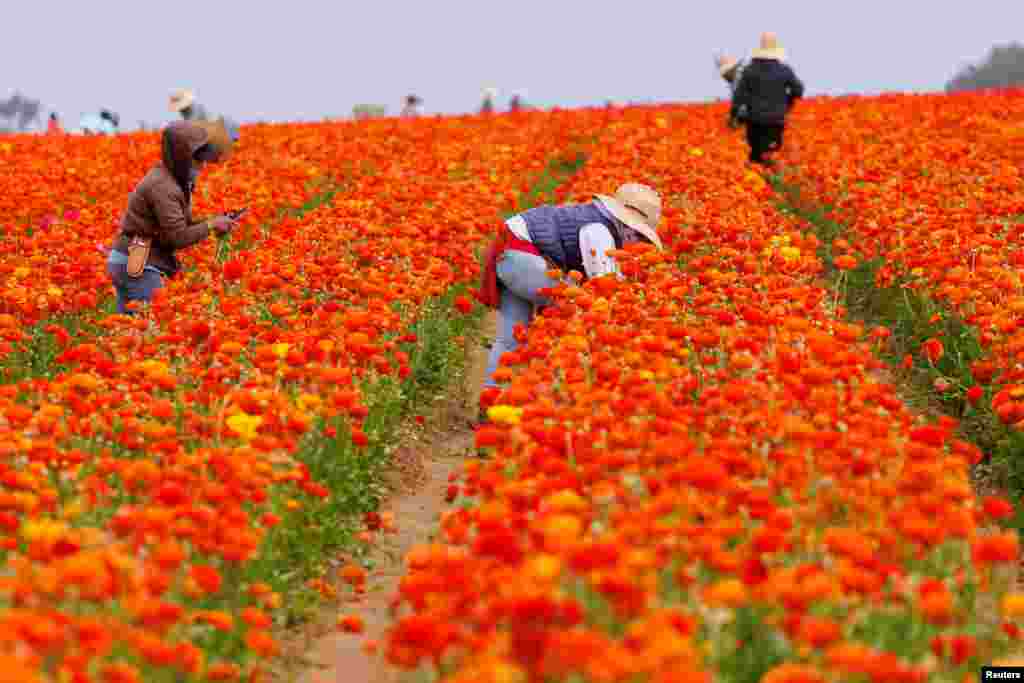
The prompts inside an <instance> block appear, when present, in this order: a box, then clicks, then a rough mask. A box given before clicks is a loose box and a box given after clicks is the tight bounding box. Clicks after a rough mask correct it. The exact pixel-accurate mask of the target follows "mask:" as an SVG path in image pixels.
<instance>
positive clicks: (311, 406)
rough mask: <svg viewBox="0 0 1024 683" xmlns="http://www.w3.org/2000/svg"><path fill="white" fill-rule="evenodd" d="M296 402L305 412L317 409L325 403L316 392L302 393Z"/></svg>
mask: <svg viewBox="0 0 1024 683" xmlns="http://www.w3.org/2000/svg"><path fill="white" fill-rule="evenodd" d="M295 403H296V404H297V405H298V406H299V409H300V410H302V411H303V412H309V411H311V410H316V409H317V408H319V407H320V406H321V404H322V403H323V399H321V398H320V397H319V396H317V395H316V394H302V395H301V396H299V398H298V399H297V400H296V401H295Z"/></svg>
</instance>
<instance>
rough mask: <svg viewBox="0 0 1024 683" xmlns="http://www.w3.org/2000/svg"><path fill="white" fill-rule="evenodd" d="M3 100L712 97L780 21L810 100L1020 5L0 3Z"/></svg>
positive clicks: (303, 108)
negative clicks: (731, 59)
mask: <svg viewBox="0 0 1024 683" xmlns="http://www.w3.org/2000/svg"><path fill="white" fill-rule="evenodd" d="M4 5H5V7H4V9H3V10H2V13H0V15H2V18H3V23H2V26H3V29H2V31H3V41H2V43H0V95H2V94H3V93H4V92H11V91H13V90H15V89H18V90H21V91H22V92H23V93H25V94H27V95H29V96H31V97H34V98H38V99H40V100H42V102H43V105H44V106H45V107H46V108H47V110H48V111H49V110H56V111H57V112H59V113H60V115H61V118H62V120H63V121H64V122H65V124H66V125H74V124H75V123H76V122H77V120H78V117H79V115H80V114H82V113H83V112H85V111H95V110H97V109H98V108H100V107H103V106H106V107H109V108H112V109H114V110H115V111H117V112H118V113H120V115H121V120H122V126H123V127H135V125H136V123H137V121H139V120H144V121H146V122H148V123H149V124H162V123H165V122H166V121H169V120H171V118H172V117H171V115H170V114H169V113H168V112H167V107H166V102H167V97H168V95H169V93H170V91H171V90H172V89H174V88H175V87H185V86H187V87H190V88H192V89H193V90H195V92H196V94H197V96H198V98H199V100H200V101H201V102H203V103H205V104H206V105H207V106H208V107H210V108H211V109H212V110H214V111H215V112H218V113H225V114H228V115H230V116H233V117H234V118H235V119H237V120H239V121H243V122H247V121H256V120H266V121H284V120H303V119H305V120H310V119H313V120H315V119H321V118H324V117H339V116H348V115H350V114H351V111H352V106H353V105H354V104H357V103H380V104H387V105H388V109H389V112H397V110H398V109H399V107H400V100H401V98H402V97H403V96H404V95H405V94H406V93H407V92H416V93H418V94H420V96H421V97H423V98H424V101H425V102H424V108H425V110H426V111H427V112H443V113H450V112H463V111H471V110H475V108H476V107H477V106H478V105H479V102H480V98H481V90H482V88H484V87H486V86H494V87H497V88H499V90H500V91H501V95H500V96H499V104H500V106H501V107H502V108H504V107H505V103H506V102H507V96H508V94H509V93H511V91H513V90H515V89H520V88H522V89H525V90H526V92H527V96H528V97H527V99H528V101H530V102H531V103H534V104H538V105H542V106H552V105H562V106H580V105H586V104H599V103H601V102H603V101H604V100H605V99H616V100H622V101H680V100H684V101H691V100H706V99H709V98H715V97H721V96H723V95H724V94H725V89H724V87H723V84H722V83H721V81H720V80H718V79H717V77H716V75H715V71H714V68H713V65H712V55H713V53H715V52H716V51H719V50H722V51H727V52H731V53H734V54H745V53H747V52H748V51H749V50H750V49H751V48H752V47H754V45H755V44H756V42H757V38H758V34H759V33H760V31H762V30H774V31H776V32H777V33H778V34H779V36H780V38H781V39H782V41H783V43H784V44H785V46H786V47H787V49H788V51H789V57H790V59H789V61H790V63H791V64H792V65H793V66H794V67H795V68H796V70H797V73H798V74H799V75H800V76H801V77H802V78H803V79H804V81H805V82H806V84H807V87H808V90H809V92H810V93H811V94H815V93H832V94H842V93H850V92H866V93H874V92H880V91H886V90H938V89H941V88H942V86H943V85H944V83H945V81H946V79H947V78H949V77H950V76H951V75H952V74H953V72H954V71H955V69H956V68H957V67H958V65H960V64H962V63H965V62H967V61H973V60H977V59H979V58H981V57H983V56H984V54H985V53H986V52H987V50H988V48H989V47H990V46H992V45H993V44H995V43H1000V42H1007V41H1010V40H1013V39H1024V0H976V1H974V2H970V3H962V2H953V1H952V0H931V1H920V0H857V1H854V2H848V1H835V0H824V1H822V0H818V1H814V0H773V1H771V2H768V1H762V2H751V1H749V0H733V1H732V2H715V1H713V0H712V1H706V2H703V3H693V2H686V1H685V0H672V1H667V0H662V1H656V0H630V1H629V2H620V3H615V4H612V3H601V2H595V1H590V2H585V1H582V0H512V1H505V2H495V1H493V0H478V1H477V2H472V1H470V0H458V1H456V0H431V1H427V2H397V1H395V0H368V1H366V2H361V3H354V2H330V1H329V0H317V1H314V0H285V1H284V2H281V1H271V2H256V1H254V0H248V1H247V2H238V1H237V0H164V1H162V2H154V1H153V0H135V1H134V2H126V1H125V0H107V1H106V2H100V3H87V2H80V1H78V0H51V2H40V1H38V0H35V1H32V0H6V1H5V2H4Z"/></svg>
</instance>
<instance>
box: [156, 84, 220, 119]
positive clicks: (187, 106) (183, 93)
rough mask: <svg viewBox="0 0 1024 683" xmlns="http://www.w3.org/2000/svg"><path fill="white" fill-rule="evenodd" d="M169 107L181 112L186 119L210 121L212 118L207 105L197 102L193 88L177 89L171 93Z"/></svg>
mask: <svg viewBox="0 0 1024 683" xmlns="http://www.w3.org/2000/svg"><path fill="white" fill-rule="evenodd" d="M167 108H168V109H170V110H171V111H172V112H174V113H175V114H180V115H181V118H182V119H183V120H185V121H208V120H209V118H210V115H209V114H208V113H207V111H206V107H204V106H203V105H201V104H199V103H198V102H196V96H195V93H193V92H192V91H191V90H184V89H183V90H175V91H174V92H173V93H171V99H170V101H169V102H168V105H167Z"/></svg>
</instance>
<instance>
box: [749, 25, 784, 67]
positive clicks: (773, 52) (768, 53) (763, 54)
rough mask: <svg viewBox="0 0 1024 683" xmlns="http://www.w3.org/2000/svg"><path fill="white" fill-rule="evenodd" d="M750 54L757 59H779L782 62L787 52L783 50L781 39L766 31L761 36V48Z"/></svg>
mask: <svg viewBox="0 0 1024 683" xmlns="http://www.w3.org/2000/svg"><path fill="white" fill-rule="evenodd" d="M750 54H751V56H752V57H754V58H755V59H777V60H780V61H781V60H783V59H785V58H786V51H785V50H784V49H782V45H781V44H780V43H779V37H778V36H777V35H775V34H774V33H772V32H771V31H765V32H764V33H762V34H761V46H760V47H758V48H757V49H756V50H754V51H752V52H751V53H750Z"/></svg>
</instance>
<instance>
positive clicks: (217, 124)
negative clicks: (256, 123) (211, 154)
mask: <svg viewBox="0 0 1024 683" xmlns="http://www.w3.org/2000/svg"><path fill="white" fill-rule="evenodd" d="M191 123H192V125H193V126H199V127H200V128H202V129H203V130H205V131H206V133H207V135H208V136H209V137H208V138H207V144H209V145H210V146H211V147H213V149H214V150H215V152H216V155H217V156H216V159H215V161H218V162H220V161H226V160H227V159H228V158H230V157H231V153H232V152H233V151H234V147H235V141H234V140H233V139H232V138H231V133H229V132H228V128H227V125H226V124H225V123H224V118H223V117H221V118H219V119H217V120H216V121H192V122H191Z"/></svg>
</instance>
